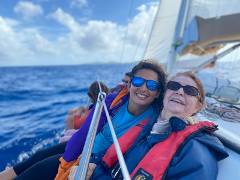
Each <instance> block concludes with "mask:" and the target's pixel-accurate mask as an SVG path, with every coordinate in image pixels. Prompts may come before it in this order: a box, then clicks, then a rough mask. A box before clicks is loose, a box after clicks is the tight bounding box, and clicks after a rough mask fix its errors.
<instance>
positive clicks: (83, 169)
mask: <svg viewBox="0 0 240 180" xmlns="http://www.w3.org/2000/svg"><path fill="white" fill-rule="evenodd" d="M105 98H106V94H105V93H104V92H99V95H98V101H97V103H96V108H95V111H94V114H93V118H92V122H91V125H90V128H89V131H88V135H87V138H86V141H85V145H84V148H83V152H82V156H81V160H80V163H79V166H78V170H77V173H76V176H75V178H74V180H85V179H86V175H87V170H88V164H89V161H90V157H91V154H92V148H93V143H94V140H95V136H96V132H97V128H98V123H99V119H100V115H101V113H102V108H103V103H104V101H105Z"/></svg>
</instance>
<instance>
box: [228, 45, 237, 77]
mask: <svg viewBox="0 0 240 180" xmlns="http://www.w3.org/2000/svg"><path fill="white" fill-rule="evenodd" d="M238 52H239V48H238V50H237V52H236V54H235V58H234V61H233V62H232V67H231V71H230V72H231V73H229V76H228V78H230V77H232V74H233V67H234V66H235V65H236V61H237V56H238ZM232 56H233V53H232Z"/></svg>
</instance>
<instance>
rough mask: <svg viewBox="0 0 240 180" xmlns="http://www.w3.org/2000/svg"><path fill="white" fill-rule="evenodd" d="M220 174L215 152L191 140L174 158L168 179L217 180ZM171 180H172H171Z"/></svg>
mask: <svg viewBox="0 0 240 180" xmlns="http://www.w3.org/2000/svg"><path fill="white" fill-rule="evenodd" d="M217 173H218V167H217V159H216V157H215V155H214V150H213V149H211V148H208V146H207V145H206V144H204V143H201V142H199V141H197V140H195V139H190V140H189V141H188V142H187V143H186V144H185V145H184V146H183V148H182V149H181V150H180V151H179V152H178V153H177V154H176V156H174V157H173V159H172V162H171V164H170V168H169V171H168V177H169V178H170V177H178V178H179V179H181V178H182V179H186V180H187V179H199V177H201V178H200V179H216V177H217ZM170 179H171V178H170Z"/></svg>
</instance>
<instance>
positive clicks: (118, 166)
mask: <svg viewBox="0 0 240 180" xmlns="http://www.w3.org/2000/svg"><path fill="white" fill-rule="evenodd" d="M120 169H121V166H120V165H119V164H117V165H116V166H115V168H114V169H113V170H112V172H111V176H112V178H113V179H115V177H116V176H117V175H118V173H119V171H120Z"/></svg>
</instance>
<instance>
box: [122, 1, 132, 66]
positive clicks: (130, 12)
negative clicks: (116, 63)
mask: <svg viewBox="0 0 240 180" xmlns="http://www.w3.org/2000/svg"><path fill="white" fill-rule="evenodd" d="M133 1H134V0H132V1H131V5H130V10H129V14H128V24H127V28H126V31H125V37H124V41H123V47H122V53H121V58H120V62H122V58H123V54H124V49H125V43H126V39H127V34H128V27H129V19H130V16H131V14H132V6H133Z"/></svg>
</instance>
